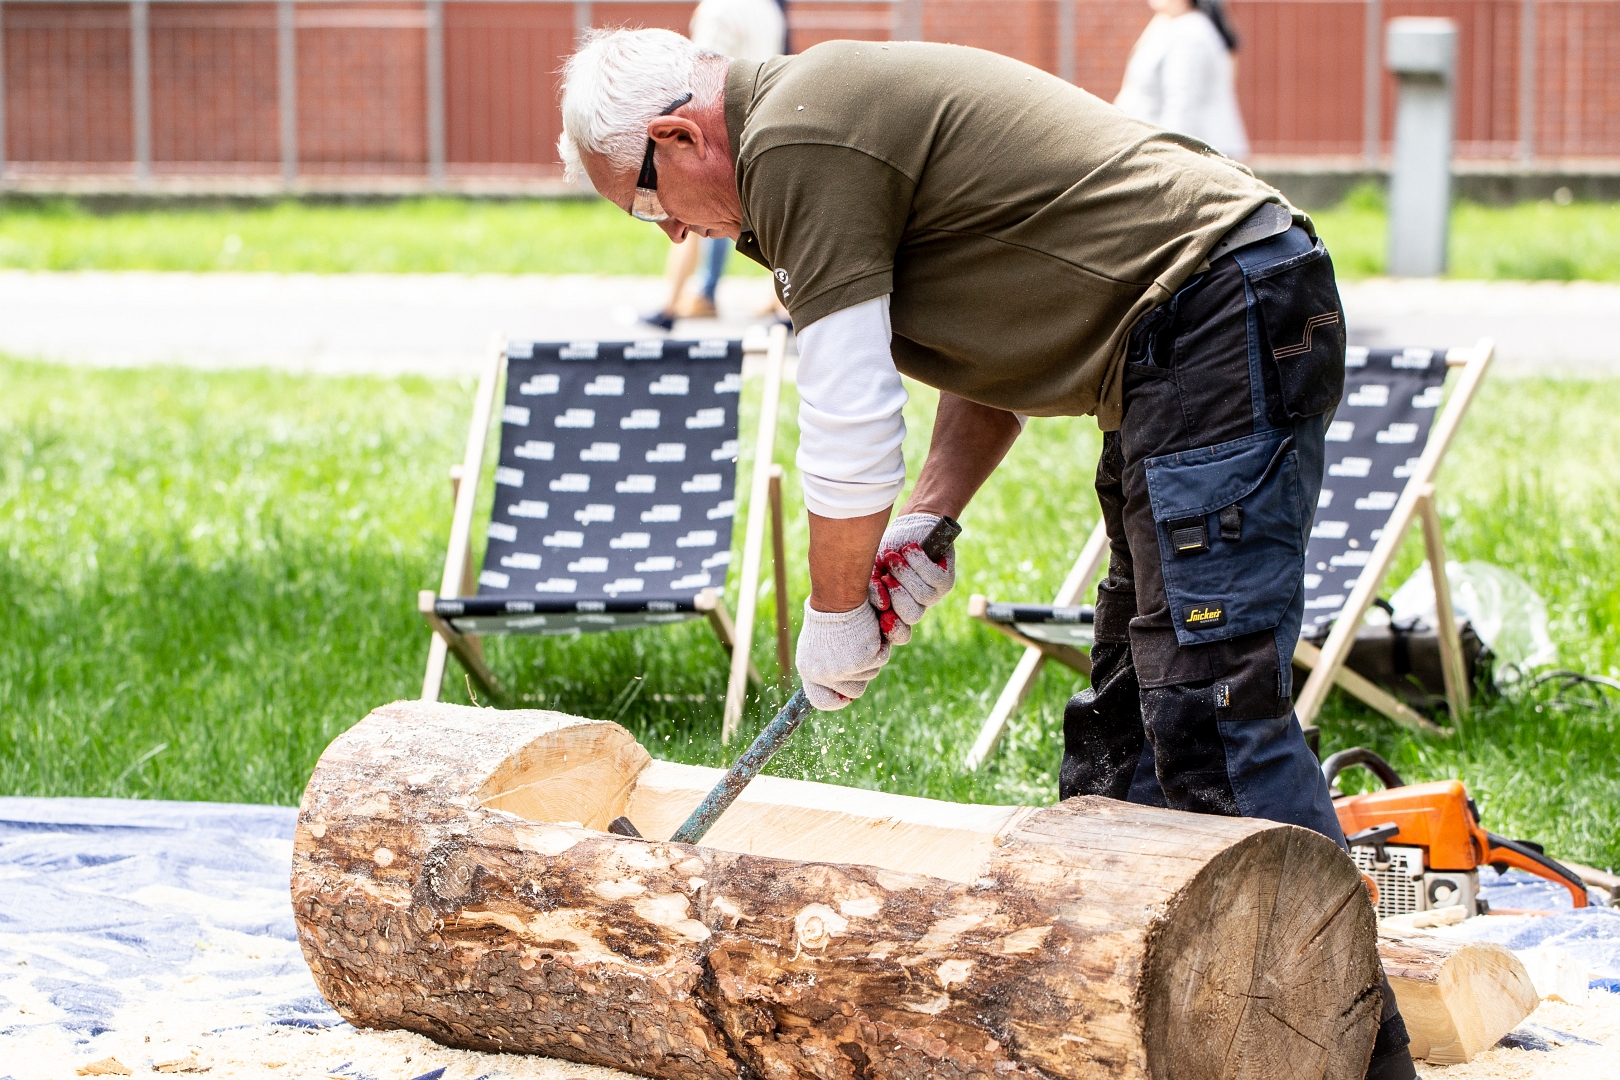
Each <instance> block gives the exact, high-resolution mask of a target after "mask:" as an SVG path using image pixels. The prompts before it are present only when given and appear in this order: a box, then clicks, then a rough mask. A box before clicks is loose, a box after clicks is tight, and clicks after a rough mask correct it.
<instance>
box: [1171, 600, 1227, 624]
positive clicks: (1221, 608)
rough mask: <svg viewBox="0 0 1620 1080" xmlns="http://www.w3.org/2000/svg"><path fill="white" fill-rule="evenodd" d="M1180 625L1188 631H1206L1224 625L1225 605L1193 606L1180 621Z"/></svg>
mask: <svg viewBox="0 0 1620 1080" xmlns="http://www.w3.org/2000/svg"><path fill="white" fill-rule="evenodd" d="M1182 625H1183V626H1185V627H1186V628H1187V629H1189V630H1207V629H1209V628H1210V627H1213V626H1225V625H1226V605H1225V604H1194V605H1193V606H1192V608H1190V609H1189V610H1188V612H1187V617H1186V618H1185V619H1183V620H1182Z"/></svg>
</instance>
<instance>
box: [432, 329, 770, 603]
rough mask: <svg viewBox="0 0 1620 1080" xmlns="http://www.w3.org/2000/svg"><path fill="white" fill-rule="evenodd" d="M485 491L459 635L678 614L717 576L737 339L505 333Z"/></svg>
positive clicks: (726, 528) (732, 502)
mask: <svg viewBox="0 0 1620 1080" xmlns="http://www.w3.org/2000/svg"><path fill="white" fill-rule="evenodd" d="M506 356H507V360H506V363H507V375H506V400H505V403H504V405H503V407H502V409H501V413H500V419H501V450H500V460H499V463H498V465H497V467H496V469H495V505H494V508H493V510H492V512H491V515H490V520H489V525H488V545H487V548H486V550H485V555H484V563H483V569H482V570H481V571H480V572H479V575H478V593H477V595H476V596H471V597H462V598H456V599H443V598H441V599H439V600H438V601H437V602H436V604H435V610H436V611H437V613H438V614H439V615H440V616H442V617H443V618H444V619H445V621H446V622H448V623H449V624H450V625H451V626H453V627H454V628H455V629H456V630H458V631H460V632H461V633H464V634H477V635H486V634H500V633H528V634H558V633H578V632H581V631H592V630H612V629H623V628H629V627H633V626H642V625H647V624H649V623H664V622H677V621H680V620H682V619H686V618H691V617H693V616H694V615H695V614H697V606H696V601H697V596H698V594H699V593H700V592H701V591H702V590H704V589H709V588H713V589H716V590H718V589H721V588H723V587H724V585H725V581H726V570H727V566H728V564H729V563H730V561H731V530H732V522H733V520H734V518H735V516H736V508H737V503H736V498H735V495H734V491H735V487H736V475H737V424H738V417H737V405H738V401H739V399H740V397H741V391H742V360H743V353H742V343H741V342H740V341H725V340H714V341H665V340H653V341H644V342H615V343H610V342H574V343H555V342H554V343H544V344H535V343H530V342H515V343H513V344H511V345H509V346H508V347H507V354H506Z"/></svg>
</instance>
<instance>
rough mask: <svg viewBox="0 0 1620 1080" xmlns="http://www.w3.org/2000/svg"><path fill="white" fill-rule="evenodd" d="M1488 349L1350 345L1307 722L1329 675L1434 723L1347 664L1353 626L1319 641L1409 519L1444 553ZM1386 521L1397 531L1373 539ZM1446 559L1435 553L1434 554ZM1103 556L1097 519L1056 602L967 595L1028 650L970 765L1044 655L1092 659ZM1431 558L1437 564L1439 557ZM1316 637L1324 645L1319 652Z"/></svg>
mask: <svg viewBox="0 0 1620 1080" xmlns="http://www.w3.org/2000/svg"><path fill="white" fill-rule="evenodd" d="M1494 351H1495V345H1494V343H1492V342H1491V341H1490V340H1489V339H1483V340H1481V341H1479V342H1478V343H1477V344H1475V345H1473V346H1471V347H1462V348H1455V349H1425V348H1400V349H1389V348H1378V349H1375V348H1367V347H1364V346H1351V347H1350V348H1349V349H1348V350H1347V353H1346V356H1345V387H1344V397H1343V399H1342V400H1341V401H1340V403H1339V406H1338V408H1337V409H1336V410H1335V412H1334V413H1333V415H1332V417H1331V418H1330V422H1329V424H1328V429H1327V432H1326V435H1327V439H1326V460H1325V474H1326V475H1325V476H1324V477H1323V483H1322V490H1321V495H1320V496H1319V497H1318V499H1317V504H1316V513H1315V519H1314V521H1313V523H1312V526H1311V534H1310V537H1309V540H1308V541H1307V543H1306V547H1305V556H1304V590H1305V613H1304V625H1303V626H1302V628H1301V631H1300V638H1301V641H1300V644H1299V646H1298V649H1297V651H1296V653H1295V656H1294V663H1295V664H1296V665H1298V666H1303V667H1306V668H1309V669H1311V671H1312V675H1311V677H1310V681H1309V683H1308V684H1307V685H1306V687H1305V688H1304V689H1303V690H1302V689H1301V688H1300V687H1299V685H1298V682H1297V680H1296V685H1295V698H1296V701H1297V702H1298V712H1299V717H1300V721H1301V723H1302V724H1306V725H1309V724H1310V723H1311V721H1312V720H1313V719H1314V717H1315V715H1316V710H1317V709H1318V708H1320V706H1321V702H1322V695H1323V694H1324V693H1325V692H1326V691H1325V686H1326V684H1327V682H1328V681H1331V682H1332V683H1333V684H1334V685H1337V686H1339V687H1340V688H1342V689H1345V690H1346V691H1348V692H1349V693H1351V694H1352V695H1354V696H1356V697H1358V698H1360V699H1361V700H1362V701H1363V702H1365V703H1366V704H1369V705H1371V706H1372V707H1373V708H1375V709H1378V710H1379V711H1381V712H1384V713H1385V714H1387V715H1390V716H1393V717H1394V718H1395V719H1396V720H1397V721H1399V722H1401V723H1405V724H1409V725H1412V726H1428V727H1430V728H1432V727H1433V725H1432V724H1429V723H1428V721H1427V720H1425V719H1424V718H1422V717H1419V716H1418V715H1417V714H1416V713H1414V712H1413V711H1412V710H1411V709H1409V708H1406V707H1405V706H1404V705H1403V704H1402V703H1401V702H1400V701H1399V700H1397V699H1396V698H1394V697H1393V696H1391V695H1389V694H1388V693H1384V692H1382V691H1381V690H1380V689H1379V688H1378V687H1377V686H1374V685H1373V684H1372V683H1371V682H1369V681H1368V679H1366V678H1361V677H1359V676H1357V675H1356V674H1355V672H1353V671H1347V670H1345V668H1344V665H1345V662H1346V660H1347V659H1348V658H1349V646H1348V644H1347V642H1353V641H1354V637H1355V635H1354V633H1352V632H1350V631H1348V630H1347V631H1346V632H1345V634H1344V635H1334V637H1341V636H1342V637H1345V638H1346V641H1345V642H1338V643H1335V642H1334V641H1332V640H1328V641H1327V644H1325V645H1322V643H1323V641H1324V639H1329V635H1330V633H1331V632H1332V631H1333V629H1334V626H1335V624H1336V622H1337V621H1338V620H1339V619H1340V618H1341V616H1344V615H1345V613H1346V609H1347V607H1348V608H1349V609H1351V610H1350V614H1349V616H1348V617H1349V618H1350V619H1352V620H1353V622H1354V624H1355V626H1356V627H1357V628H1359V627H1360V626H1361V621H1362V617H1363V616H1364V615H1365V614H1366V611H1367V608H1368V606H1369V605H1370V604H1371V603H1372V602H1373V600H1374V599H1375V598H1376V592H1375V589H1376V587H1377V586H1378V585H1380V584H1381V583H1382V581H1383V579H1384V575H1385V574H1387V573H1388V571H1389V566H1390V563H1391V562H1392V561H1393V560H1394V557H1395V554H1396V550H1397V542H1398V541H1399V540H1400V538H1401V536H1402V535H1404V533H1405V532H1406V530H1407V529H1408V528H1409V527H1410V526H1411V525H1412V524H1413V522H1414V520H1419V519H1420V520H1421V521H1422V523H1423V529H1424V533H1425V543H1426V544H1427V546H1428V550H1429V552H1430V553H1431V555H1433V554H1434V553H1436V552H1439V553H1441V554H1442V555H1443V551H1444V543H1443V540H1442V538H1441V536H1440V535H1439V529H1440V526H1439V520H1440V519H1439V515H1438V513H1437V512H1436V511H1435V510H1434V507H1433V480H1434V475H1435V472H1436V470H1437V469H1438V467H1439V464H1440V460H1441V458H1442V457H1443V455H1444V454H1445V452H1446V449H1447V447H1448V446H1449V445H1450V441H1451V439H1452V437H1453V436H1454V435H1455V434H1456V431H1457V427H1458V425H1460V424H1461V422H1462V419H1463V416H1464V415H1465V413H1466V412H1467V409H1468V406H1469V404H1470V402H1471V401H1472V398H1473V395H1474V393H1475V391H1476V390H1477V389H1478V387H1479V384H1480V381H1481V380H1482V379H1483V378H1484V375H1485V372H1486V370H1487V369H1488V367H1489V366H1490V362H1491V358H1492V356H1493V355H1494ZM1453 367H1455V368H1460V369H1462V376H1461V378H1460V379H1459V381H1458V384H1457V387H1456V390H1455V392H1454V393H1453V394H1452V395H1451V396H1450V397H1447V396H1446V393H1445V383H1446V374H1447V371H1448V369H1449V368H1453ZM1442 403H1444V405H1445V408H1444V410H1442V409H1441V405H1442ZM1442 413H1443V415H1444V417H1445V419H1444V420H1441V421H1439V422H1438V426H1437V420H1436V418H1437V416H1438V415H1441V414H1442ZM1431 435H1432V436H1434V437H1433V438H1431ZM1392 527H1393V529H1394V531H1393V533H1391V536H1392V537H1393V539H1392V540H1391V542H1390V543H1388V544H1385V545H1383V546H1382V547H1380V543H1381V541H1383V540H1384V539H1385V534H1386V532H1389V531H1390V530H1391V529H1392ZM1443 563H1444V559H1443V558H1440V559H1439V560H1438V564H1440V565H1443ZM1106 564H1107V537H1106V536H1105V535H1104V534H1103V531H1102V526H1101V524H1099V525H1098V526H1097V527H1096V528H1095V529H1094V530H1093V533H1092V536H1091V539H1090V540H1089V541H1088V542H1087V543H1086V546H1085V550H1084V551H1082V553H1081V555H1080V558H1079V559H1078V560H1077V561H1076V562H1075V565H1074V569H1073V570H1072V571H1071V572H1070V574H1069V579H1068V580H1067V581H1066V582H1065V583H1064V586H1063V588H1062V589H1061V590H1059V596H1058V601H1059V602H1058V603H1057V604H1045V605H1043V604H1010V603H998V602H996V601H993V600H990V599H989V598H987V597H982V596H975V597H973V598H971V600H970V602H969V612H970V613H971V614H973V615H975V616H976V617H978V618H980V619H983V620H984V621H985V622H987V623H989V624H990V625H991V626H994V627H996V628H997V629H999V630H1001V631H1002V632H1003V633H1006V634H1007V635H1008V636H1010V637H1012V638H1014V639H1015V640H1017V641H1018V642H1020V643H1021V644H1023V645H1024V646H1025V647H1026V652H1025V657H1024V660H1023V661H1022V662H1021V663H1020V666H1019V668H1018V669H1017V670H1015V672H1014V673H1013V676H1012V678H1011V679H1010V680H1009V681H1008V684H1007V686H1006V688H1005V689H1004V690H1003V691H1002V693H1001V696H1000V698H999V699H998V700H997V702H996V705H995V707H994V708H993V709H992V711H991V715H990V717H989V718H988V719H986V721H985V722H984V725H983V727H982V728H981V730H980V734H979V738H978V740H977V742H975V744H974V747H973V750H972V751H971V752H970V753H969V755H968V759H967V765H968V767H969V768H970V769H972V768H977V767H978V766H979V764H980V763H982V762H983V761H984V760H985V758H986V757H987V756H988V755H989V754H990V753H991V752H993V750H994V748H995V746H996V743H997V741H998V740H999V739H1000V737H1001V732H1002V730H1003V728H1004V727H1005V725H1006V723H1007V721H1008V719H1009V718H1010V717H1011V715H1012V713H1013V712H1014V711H1015V710H1016V709H1017V708H1018V705H1019V703H1020V702H1021V701H1022V700H1023V696H1024V694H1025V693H1027V692H1028V689H1029V687H1030V686H1031V685H1032V684H1033V681H1034V678H1035V676H1036V675H1037V674H1038V672H1039V671H1040V667H1041V664H1042V663H1044V660H1045V659H1055V660H1058V661H1059V662H1061V663H1064V664H1068V665H1070V666H1072V667H1075V668H1077V669H1078V670H1080V671H1082V672H1084V671H1087V670H1088V668H1089V659H1088V658H1087V657H1086V655H1085V654H1084V653H1083V652H1081V651H1079V650H1083V649H1089V648H1090V647H1091V644H1092V621H1093V617H1094V611H1093V609H1092V608H1090V607H1086V606H1078V605H1076V604H1075V600H1077V599H1079V597H1080V596H1081V595H1082V594H1084V593H1085V591H1086V590H1087V589H1088V588H1089V587H1090V586H1091V584H1092V583H1093V582H1094V581H1095V580H1096V578H1097V576H1098V575H1099V574H1101V573H1102V572H1103V571H1104V570H1105V569H1106ZM1430 569H1431V573H1434V567H1433V566H1431V568H1430ZM1434 576H1435V580H1436V585H1435V589H1436V595H1437V596H1438V595H1440V594H1441V593H1442V592H1444V591H1445V590H1446V587H1445V585H1444V573H1443V572H1440V573H1435V574H1434ZM1445 607H1446V613H1445V614H1442V615H1440V616H1439V619H1440V621H1441V622H1442V624H1446V623H1447V622H1448V620H1449V619H1450V614H1449V612H1450V606H1449V599H1448V600H1447V601H1446V602H1445ZM1438 631H1439V634H1440V637H1441V639H1442V640H1441V642H1440V645H1439V648H1440V650H1441V652H1442V654H1443V655H1444V656H1445V657H1447V658H1446V659H1444V660H1443V663H1445V664H1447V665H1450V666H1451V667H1452V668H1453V673H1452V675H1450V676H1448V677H1447V698H1448V701H1449V702H1450V705H1451V708H1452V709H1453V711H1454V712H1455V711H1457V710H1460V709H1464V708H1466V707H1467V697H1468V687H1467V684H1466V678H1465V673H1464V672H1463V670H1462V666H1461V665H1462V664H1463V661H1462V659H1460V658H1461V657H1462V650H1461V645H1460V637H1459V634H1458V632H1457V629H1456V626H1455V625H1454V624H1451V625H1449V626H1448V625H1442V626H1441V627H1439V628H1438ZM1318 645H1321V647H1322V651H1321V652H1320V653H1319V652H1318V647H1317V646H1318ZM1319 668H1320V669H1321V671H1320V672H1319V671H1318V669H1319Z"/></svg>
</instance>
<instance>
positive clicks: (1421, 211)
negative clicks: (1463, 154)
mask: <svg viewBox="0 0 1620 1080" xmlns="http://www.w3.org/2000/svg"><path fill="white" fill-rule="evenodd" d="M1384 62H1385V64H1386V65H1387V66H1388V67H1389V70H1390V71H1392V72H1393V73H1394V74H1395V78H1396V81H1397V83H1398V84H1399V87H1400V89H1399V91H1398V94H1397V98H1396V105H1395V167H1394V170H1393V172H1392V174H1391V176H1390V180H1389V273H1390V274H1392V275H1394V276H1396V277H1424V276H1432V275H1435V274H1442V273H1444V272H1445V269H1446V238H1447V232H1448V225H1449V221H1450V216H1451V139H1452V112H1453V100H1452V97H1453V93H1452V73H1453V71H1454V70H1455V68H1456V64H1457V24H1456V23H1454V22H1452V21H1451V20H1450V19H1391V20H1390V21H1389V31H1388V38H1387V40H1386V42H1385V49H1384Z"/></svg>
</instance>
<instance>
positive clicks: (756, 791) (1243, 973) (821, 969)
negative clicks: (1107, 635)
mask: <svg viewBox="0 0 1620 1080" xmlns="http://www.w3.org/2000/svg"><path fill="white" fill-rule="evenodd" d="M718 772H719V770H716V769H701V768H695V767H691V766H682V765H675V764H671V763H665V762H655V761H651V760H650V759H649V758H648V756H647V754H646V752H645V751H644V750H642V748H641V747H640V746H638V745H637V744H636V743H635V742H634V740H633V739H632V738H631V737H630V735H629V733H628V732H626V731H625V730H624V729H622V728H620V727H618V726H617V725H613V724H607V723H601V722H596V721H589V720H581V719H578V718H575V717H568V716H564V715H561V714H558V713H547V712H535V711H512V712H505V711H495V710H480V709H471V708H465V707H460V706H453V705H442V704H437V703H428V702H397V703H395V704H393V705H388V706H385V707H383V708H380V709H378V710H376V711H375V712H374V713H372V714H371V716H370V717H368V718H367V719H366V720H364V721H362V722H361V723H360V724H358V725H357V726H356V727H354V728H352V729H351V730H350V731H348V732H347V733H346V734H344V735H342V736H340V737H339V738H338V739H336V740H335V741H334V742H333V743H332V745H331V746H330V747H328V748H327V751H326V753H325V754H324V755H323V756H322V757H321V760H320V763H319V764H318V765H317V767H316V769H315V773H314V776H313V777H312V778H311V780H310V784H309V788H308V789H307V791H306V792H305V794H304V801H303V806H302V809H301V812H300V815H299V824H298V832H297V838H296V843H295V850H294V858H293V874H292V893H293V903H294V910H295V913H296V918H297V925H298V934H299V940H300V943H301V945H302V947H303V950H304V955H305V957H306V958H307V960H308V961H309V964H310V968H311V970H312V971H313V972H314V974H315V979H316V982H317V984H318V985H319V987H320V989H321V992H322V993H323V994H324V995H325V996H326V998H327V1000H328V1001H329V1002H331V1003H332V1005H333V1007H334V1008H335V1009H337V1010H338V1012H340V1013H341V1014H342V1015H343V1016H344V1017H345V1018H346V1019H348V1020H350V1021H351V1022H352V1023H354V1024H356V1025H358V1026H363V1027H374V1028H406V1029H409V1030H412V1031H417V1032H421V1033H423V1034H425V1035H427V1036H429V1037H431V1038H433V1039H436V1040H438V1041H440V1042H442V1043H445V1044H447V1045H451V1046H459V1047H470V1048H477V1049H485V1050H506V1051H524V1052H532V1053H540V1054H547V1055H550V1056H553V1057H559V1058H566V1059H568V1060H571V1061H578V1062H585V1063H590V1064H595V1065H604V1066H610V1067H615V1068H619V1069H623V1070H625V1071H628V1072H633V1073H637V1074H641V1075H645V1076H653V1077H667V1078H682V1080H685V1078H699V1077H702V1078H707V1077H713V1078H716V1080H719V1078H721V1077H725V1078H728V1080H731V1078H737V1077H749V1078H765V1077H769V1078H771V1080H776V1078H781V1080H797V1078H806V1080H809V1078H812V1077H814V1078H817V1080H831V1078H848V1080H856V1078H865V1080H879V1078H906V1080H910V1078H918V1080H921V1078H925V1077H928V1078H932V1077H947V1078H950V1077H969V1076H974V1077H992V1076H994V1077H1003V1076H1005V1077H1028V1078H1031V1080H1033V1078H1064V1077H1072V1078H1080V1077H1088V1078H1089V1077H1099V1076H1105V1077H1128V1078H1147V1077H1153V1078H1168V1077H1175V1078H1178V1080H1203V1078H1209V1080H1215V1078H1217V1077H1219V1078H1222V1080H1232V1078H1251V1077H1252V1078H1259V1077H1268V1078H1269V1077H1288V1078H1290V1080H1294V1078H1303V1077H1310V1078H1317V1077H1332V1078H1344V1080H1361V1077H1362V1075H1363V1073H1364V1072H1365V1070H1366V1064H1367V1060H1368V1058H1369V1056H1370V1054H1371V1048H1372V1040H1373V1037H1374V1033H1375V1031H1376V1027H1377V1018H1378V1012H1379V1004H1380V995H1379V989H1378V986H1379V968H1378V958H1377V951H1376V946H1375V938H1376V930H1375V924H1374V917H1373V911H1372V906H1371V904H1370V903H1369V901H1368V898H1367V894H1366V891H1365V889H1364V888H1363V886H1362V883H1361V878H1360V876H1359V875H1358V874H1357V873H1356V871H1355V869H1354V867H1353V865H1352V864H1351V863H1350V861H1349V860H1348V859H1346V858H1344V857H1343V855H1342V854H1341V853H1340V852H1339V850H1338V849H1337V848H1336V847H1334V845H1333V844H1331V843H1330V842H1328V841H1327V840H1325V839H1324V838H1322V837H1320V836H1318V835H1316V834H1314V833H1311V832H1307V831H1305V830H1303V829H1299V828H1295V827H1292V826H1287V825H1279V824H1276V823H1274V822H1268V821H1259V820H1247V819H1238V818H1217V817H1203V816H1196V815H1190V814H1180V813H1176V812H1173V811H1166V810H1156V809H1153V808H1149V807H1140V806H1133V805H1129V804H1126V803H1119V802H1113V801H1111V800H1107V799H1100V798H1080V799H1071V800H1069V801H1067V802H1065V803H1062V804H1059V805H1057V806H1051V807H1046V808H1043V809H1028V808H1022V807H986V806H961V805H956V804H952V803H940V802H933V801H930V800H925V799H913V798H906V797H900V796H892V795H883V794H881V793H876V792H867V791H856V790H851V789H847V788H839V787H834V786H830V785H822V784H811V783H806V782H802V781H793V780H785V779H779V778H770V777H762V778H761V779H760V780H758V781H756V782H755V783H754V784H753V785H752V786H750V788H749V789H748V791H747V792H745V793H744V795H743V797H742V798H741V799H739V800H738V802H737V803H736V804H735V805H734V806H733V807H732V809H731V810H730V811H729V812H728V814H727V815H726V817H725V818H723V819H722V821H721V823H720V824H719V825H718V826H717V827H716V828H715V829H714V831H713V832H711V833H710V834H709V835H708V837H706V838H705V842H704V844H703V845H702V846H691V845H682V844H672V843H668V842H665V841H661V840H657V839H628V838H623V837H619V836H615V835H610V834H608V833H606V832H603V831H601V830H603V829H605V827H606V826H607V824H608V822H609V821H611V820H612V819H613V818H614V817H616V816H619V815H621V814H625V815H628V816H629V817H630V818H631V820H632V821H633V822H635V823H636V824H637V826H638V827H639V828H640V830H641V832H642V833H643V834H644V836H647V837H656V836H662V835H668V830H670V829H673V828H674V826H675V824H676V823H678V822H679V821H680V820H681V818H682V817H684V816H685V814H686V813H687V812H688V811H689V810H690V809H691V807H692V806H693V805H695V804H696V802H697V801H698V799H699V798H700V797H701V796H702V794H703V793H704V792H705V791H706V790H707V789H708V787H709V786H710V785H711V784H712V783H713V781H714V779H715V777H716V776H717V775H718Z"/></svg>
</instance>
